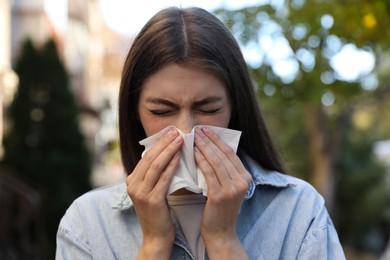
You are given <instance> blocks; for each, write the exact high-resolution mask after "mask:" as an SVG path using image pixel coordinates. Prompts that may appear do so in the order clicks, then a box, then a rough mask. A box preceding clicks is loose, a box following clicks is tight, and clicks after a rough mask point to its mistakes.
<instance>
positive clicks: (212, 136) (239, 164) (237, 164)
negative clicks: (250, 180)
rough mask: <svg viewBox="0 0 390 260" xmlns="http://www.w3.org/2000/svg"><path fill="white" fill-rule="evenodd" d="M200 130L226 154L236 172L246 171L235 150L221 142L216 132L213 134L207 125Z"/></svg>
mask: <svg viewBox="0 0 390 260" xmlns="http://www.w3.org/2000/svg"><path fill="white" fill-rule="evenodd" d="M202 132H203V133H204V135H205V136H207V137H208V138H209V139H210V140H211V141H212V142H213V143H214V144H215V145H216V146H217V147H218V148H219V149H220V150H221V151H222V152H223V153H224V154H225V155H226V156H227V158H228V159H229V161H230V162H231V163H232V164H233V165H234V167H235V168H236V169H237V171H238V172H240V173H244V174H245V173H246V172H247V170H246V168H245V166H244V165H243V163H242V162H241V160H240V158H239V157H238V156H237V154H236V152H235V151H234V150H233V149H232V148H231V147H230V146H228V145H227V144H226V143H225V142H223V141H222V140H221V138H220V137H219V136H218V135H217V134H215V133H214V132H213V131H212V130H211V129H210V128H207V127H203V128H202Z"/></svg>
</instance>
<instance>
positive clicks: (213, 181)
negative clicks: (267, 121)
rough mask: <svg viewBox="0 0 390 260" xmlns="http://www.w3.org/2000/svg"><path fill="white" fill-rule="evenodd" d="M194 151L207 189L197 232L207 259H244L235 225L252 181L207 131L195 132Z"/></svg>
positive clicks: (234, 156)
mask: <svg viewBox="0 0 390 260" xmlns="http://www.w3.org/2000/svg"><path fill="white" fill-rule="evenodd" d="M194 149H195V160H196V162H197V164H198V165H199V167H200V169H201V171H202V172H203V174H204V176H205V180H206V183H207V186H208V194H207V202H206V206H205V209H204V212H203V217H202V223H201V228H200V232H201V235H202V238H203V240H204V242H205V245H206V249H207V252H208V255H209V258H210V259H214V257H216V258H220V259H245V258H247V256H246V253H245V250H244V249H243V247H242V244H241V242H240V241H239V239H238V236H237V234H236V222H237V217H238V214H239V211H240V208H241V205H242V202H243V200H244V198H245V194H246V192H247V190H248V187H249V184H250V182H251V180H252V177H251V175H250V174H249V172H248V171H247V170H246V169H245V167H244V165H243V164H242V162H241V160H240V159H239V158H238V156H237V155H236V153H235V152H234V151H233V149H232V148H230V147H229V146H228V145H227V144H225V143H224V142H223V141H222V140H221V139H220V138H219V137H218V136H217V135H216V134H215V133H214V132H212V130H211V129H209V128H207V127H204V128H203V129H197V130H196V132H195V148H194ZM222 252H223V253H222ZM221 253H222V254H225V253H226V254H227V255H226V256H227V258H225V257H222V255H221ZM234 256H236V257H234Z"/></svg>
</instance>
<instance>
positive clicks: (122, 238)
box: [56, 157, 345, 260]
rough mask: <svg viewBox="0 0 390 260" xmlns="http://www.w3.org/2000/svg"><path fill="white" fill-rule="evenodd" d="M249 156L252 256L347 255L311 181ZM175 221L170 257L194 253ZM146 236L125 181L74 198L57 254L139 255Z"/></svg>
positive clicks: (247, 240)
mask: <svg viewBox="0 0 390 260" xmlns="http://www.w3.org/2000/svg"><path fill="white" fill-rule="evenodd" d="M244 159H245V160H243V161H244V163H245V166H246V167H247V169H248V171H249V172H250V173H251V175H252V183H251V184H250V186H249V189H248V191H247V194H246V197H245V200H244V202H243V204H242V207H241V210H240V213H239V217H238V220H237V234H238V236H239V239H240V241H241V242H242V244H243V246H244V248H245V250H246V252H247V254H248V256H249V259H259V260H260V259H261V260H263V259H264V260H273V259H308V260H309V259H310V260H312V259H316V260H318V259H332V260H333V259H337V260H338V259H345V256H344V252H343V249H342V247H341V244H340V242H339V239H338V236H337V233H336V230H335V228H334V226H333V223H332V221H331V219H330V217H329V214H328V212H327V210H326V208H325V205H324V199H323V198H322V197H321V196H320V195H319V194H318V192H317V191H316V190H315V189H314V188H313V187H312V186H311V185H310V184H308V183H307V182H305V181H303V180H300V179H297V178H295V177H292V176H288V175H284V174H281V173H278V172H271V171H266V170H264V169H262V168H261V167H260V166H259V165H257V164H256V163H255V162H254V161H253V160H251V159H250V158H249V157H245V158H244ZM173 222H174V225H175V230H176V238H175V242H174V246H173V249H172V254H171V259H194V258H193V256H192V254H191V252H190V250H189V246H188V244H187V242H186V240H185V238H184V236H183V234H182V232H181V230H180V227H179V226H178V224H177V223H176V221H175V220H173ZM141 242H142V230H141V226H140V224H139V221H138V218H137V216H136V213H135V210H134V207H133V204H132V201H131V200H130V198H129V196H128V195H127V191H126V184H125V183H124V182H123V183H120V184H117V185H114V186H108V187H103V188H99V189H95V190H93V191H90V192H88V193H86V194H84V195H83V196H81V197H80V198H78V199H77V200H75V201H74V203H73V204H72V205H71V206H70V207H69V209H68V210H67V212H66V214H65V215H64V217H63V218H62V220H61V223H60V225H59V229H58V233H57V251H56V259H58V260H59V259H102V260H103V259H104V260H110V259H119V260H122V259H136V256H137V253H138V250H139V248H140V245H141ZM206 258H207V255H206Z"/></svg>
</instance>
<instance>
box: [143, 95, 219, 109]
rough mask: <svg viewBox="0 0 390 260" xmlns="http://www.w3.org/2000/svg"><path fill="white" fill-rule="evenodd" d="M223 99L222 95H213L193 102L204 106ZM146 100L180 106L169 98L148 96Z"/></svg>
mask: <svg viewBox="0 0 390 260" xmlns="http://www.w3.org/2000/svg"><path fill="white" fill-rule="evenodd" d="M221 100H222V97H218V96H211V97H207V98H204V99H201V100H198V101H195V102H194V104H193V107H201V106H204V105H207V104H212V103H216V102H219V101H221ZM146 102H147V103H152V104H157V105H164V106H169V107H174V108H178V107H179V106H178V105H177V104H175V103H173V102H172V101H169V100H167V99H164V98H148V99H146Z"/></svg>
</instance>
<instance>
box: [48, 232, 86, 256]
mask: <svg viewBox="0 0 390 260" xmlns="http://www.w3.org/2000/svg"><path fill="white" fill-rule="evenodd" d="M62 259H92V255H91V251H90V249H89V248H88V247H87V246H86V245H85V244H84V243H82V242H81V241H80V240H78V239H77V237H76V236H74V234H72V233H71V232H70V231H69V230H66V229H65V228H64V227H61V226H60V227H59V229H58V232H57V249H56V260H62Z"/></svg>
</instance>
